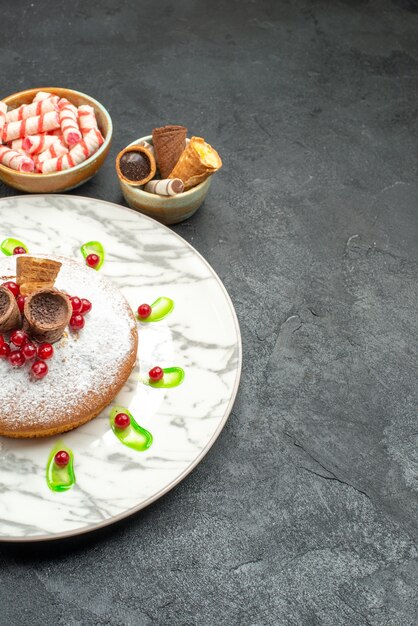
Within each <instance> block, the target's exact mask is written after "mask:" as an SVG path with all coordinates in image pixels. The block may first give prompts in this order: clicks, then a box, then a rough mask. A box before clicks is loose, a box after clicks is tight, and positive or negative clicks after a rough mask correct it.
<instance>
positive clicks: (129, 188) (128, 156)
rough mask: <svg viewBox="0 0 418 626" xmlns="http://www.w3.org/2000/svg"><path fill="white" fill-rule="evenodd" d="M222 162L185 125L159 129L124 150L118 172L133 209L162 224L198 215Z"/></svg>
mask: <svg viewBox="0 0 418 626" xmlns="http://www.w3.org/2000/svg"><path fill="white" fill-rule="evenodd" d="M221 167H222V161H221V159H220V157H219V155H218V153H217V152H216V150H215V149H214V148H212V146H210V145H209V144H208V143H206V141H205V140H204V139H202V138H201V137H191V138H188V137H187V128H185V127H184V126H175V125H172V124H170V125H167V126H162V127H160V128H154V129H153V131H152V135H147V136H145V137H140V138H139V139H137V140H136V141H133V142H132V143H131V144H129V146H127V147H126V148H124V149H123V150H121V151H120V152H119V154H118V155H117V157H116V173H117V175H118V178H119V184H120V187H121V190H122V193H123V195H124V197H125V200H126V202H127V203H128V204H129V206H130V207H132V208H133V209H136V210H137V211H140V212H141V213H145V215H149V216H150V217H153V218H154V219H157V220H158V221H159V222H162V223H163V224H176V223H178V222H181V221H183V220H185V219H187V218H189V217H191V216H192V215H193V213H195V212H196V211H197V209H198V208H199V207H200V206H201V204H202V203H203V201H204V199H205V198H206V196H207V194H208V191H209V187H210V185H211V182H212V175H213V174H214V173H215V172H217V171H218V170H219V169H220V168H221Z"/></svg>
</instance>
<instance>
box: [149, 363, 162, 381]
mask: <svg viewBox="0 0 418 626" xmlns="http://www.w3.org/2000/svg"><path fill="white" fill-rule="evenodd" d="M148 376H149V377H150V380H151V381H152V382H153V383H156V382H158V381H159V380H161V379H162V377H163V376H164V372H163V370H162V369H161V367H153V368H152V369H151V370H150V371H149V372H148Z"/></svg>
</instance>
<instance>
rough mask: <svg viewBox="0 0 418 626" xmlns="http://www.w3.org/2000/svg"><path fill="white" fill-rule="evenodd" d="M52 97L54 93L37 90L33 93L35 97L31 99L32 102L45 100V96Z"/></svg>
mask: <svg viewBox="0 0 418 626" xmlns="http://www.w3.org/2000/svg"><path fill="white" fill-rule="evenodd" d="M53 97H54V94H53V93H49V91H38V93H36V94H35V97H34V99H33V100H32V102H39V101H40V100H46V99H47V98H53Z"/></svg>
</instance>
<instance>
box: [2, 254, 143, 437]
mask: <svg viewBox="0 0 418 626" xmlns="http://www.w3.org/2000/svg"><path fill="white" fill-rule="evenodd" d="M37 256H41V255H37ZM42 256H47V255H42ZM47 258H54V260H57V261H60V262H61V263H62V267H61V270H60V272H59V275H58V278H57V281H56V284H55V287H56V288H57V289H59V290H61V291H64V292H66V293H67V294H68V295H70V296H79V297H80V298H87V299H88V300H90V302H91V303H92V310H91V311H90V312H89V313H88V314H87V315H86V324H85V327H84V328H83V329H82V330H81V331H80V332H79V333H74V332H71V331H70V330H69V329H67V330H66V331H65V333H64V336H63V337H62V339H61V340H60V341H59V342H57V343H56V344H54V350H55V353H54V357H53V359H51V360H50V361H48V367H49V372H48V376H47V377H46V378H45V379H43V380H40V381H34V380H32V379H30V377H29V373H28V370H27V368H26V367H23V368H19V369H18V368H12V367H11V365H10V364H9V363H8V361H7V360H5V359H0V422H3V424H5V423H7V424H8V425H10V427H11V428H13V425H14V426H19V427H20V428H21V427H23V426H24V425H27V426H28V427H36V426H37V425H39V426H42V425H45V424H51V425H54V424H55V423H58V422H59V421H60V420H62V419H63V418H64V420H65V418H67V419H68V418H70V419H71V418H73V417H74V416H76V415H77V410H78V411H79V410H80V406H82V405H85V406H88V405H90V404H91V400H92V397H93V396H94V397H97V395H98V394H100V392H101V391H107V390H108V389H109V387H112V386H113V385H114V384H115V380H116V379H117V377H118V373H119V372H120V370H121V368H122V367H123V364H124V362H125V360H126V359H127V357H128V356H130V355H131V354H132V351H133V349H134V346H135V341H134V335H133V331H134V329H135V325H136V323H135V319H134V317H133V314H132V311H131V309H130V308H129V305H128V303H127V301H126V300H125V298H124V296H123V295H122V293H121V292H120V291H119V290H118V288H117V287H116V286H115V285H113V283H111V282H110V281H109V280H107V279H106V278H103V277H102V276H100V275H98V273H97V272H96V271H95V270H92V269H90V268H88V267H86V266H85V265H83V264H81V263H78V262H76V261H73V260H71V259H65V258H62V257H51V256H50V255H48V256H47ZM15 268H16V257H6V258H4V259H0V277H1V282H3V281H4V280H9V279H10V278H11V277H13V276H15V274H16V269H15ZM93 404H94V403H93Z"/></svg>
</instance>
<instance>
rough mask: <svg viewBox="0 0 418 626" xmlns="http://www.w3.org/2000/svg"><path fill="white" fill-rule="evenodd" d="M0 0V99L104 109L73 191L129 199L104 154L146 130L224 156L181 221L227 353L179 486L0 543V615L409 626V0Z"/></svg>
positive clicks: (412, 1)
mask: <svg viewBox="0 0 418 626" xmlns="http://www.w3.org/2000/svg"><path fill="white" fill-rule="evenodd" d="M0 5H1V31H2V36H1V40H0V63H1V65H0V67H1V78H2V81H1V94H0V95H1V96H5V95H7V94H9V93H12V92H14V91H18V90H20V89H23V88H27V87H32V86H38V85H48V84H52V85H57V86H67V87H73V88H75V89H79V90H81V91H85V92H87V93H89V94H91V95H92V96H94V97H96V98H97V99H98V100H100V101H101V102H103V104H104V105H105V106H106V107H107V108H108V109H109V111H110V113H111V115H112V117H113V121H114V125H115V134H114V143H113V148H112V153H111V156H110V158H109V159H108V161H107V163H106V164H105V166H104V167H103V169H102V170H101V172H100V173H99V174H98V175H97V176H96V177H95V178H94V179H93V180H92V181H91V182H89V183H88V184H86V185H84V186H83V187H82V188H80V189H79V190H77V191H76V192H75V193H77V194H80V195H88V196H93V197H98V198H103V199H105V200H110V201H114V202H122V196H121V193H120V191H119V187H118V183H117V179H116V175H115V172H114V156H115V154H116V153H117V151H118V150H119V149H121V148H122V147H123V146H125V145H126V144H127V143H128V142H130V141H132V140H133V139H135V138H136V137H139V136H141V135H144V134H147V133H148V132H149V130H150V129H151V128H152V127H153V126H157V125H161V124H164V123H170V122H171V123H180V124H185V125H186V126H187V127H188V128H189V129H190V132H191V133H194V134H198V135H200V134H202V135H203V136H204V137H205V138H206V139H207V140H208V141H209V142H210V143H212V144H213V145H214V146H216V147H217V148H218V149H219V152H220V153H221V155H222V158H223V160H224V168H223V170H222V171H221V173H219V174H218V175H217V176H216V180H214V184H213V187H212V190H211V193H210V196H209V198H208V199H207V201H206V203H205V205H204V206H203V207H202V209H201V210H200V211H199V212H198V213H197V214H196V215H195V216H194V217H193V218H192V219H191V220H189V221H188V222H186V223H184V224H181V225H179V226H176V227H175V230H176V232H178V233H179V234H180V235H182V236H183V237H184V238H185V239H187V240H188V241H190V242H191V243H192V244H193V245H194V246H195V247H196V248H197V249H198V250H199V251H200V252H201V253H202V254H203V255H204V256H205V257H206V258H207V259H208V261H209V262H210V263H211V264H212V266H213V267H214V268H215V270H216V271H217V272H218V273H219V274H220V276H221V278H222V279H223V280H224V282H225V285H226V287H227V288H228V290H229V292H230V294H231V297H232V299H233V301H234V303H235V306H236V309H237V313H238V316H239V318H240V322H241V329H242V334H243V343H244V369H243V376H242V382H241V388H240V392H239V395H238V399H237V402H236V404H235V408H234V411H233V414H232V416H231V418H230V420H229V422H228V424H227V426H226V428H225V430H224V432H223V434H222V435H221V437H220V439H219V440H218V442H217V443H216V445H215V447H214V448H213V449H212V451H211V452H210V453H209V455H208V456H207V457H206V459H205V460H204V461H203V462H202V463H201V465H200V466H199V467H198V468H197V469H196V470H195V471H194V472H193V474H192V475H191V476H189V477H188V478H187V479H186V480H185V481H184V482H183V483H182V484H181V485H180V486H179V487H178V488H177V489H175V490H174V491H172V492H171V493H170V494H169V495H167V496H165V497H164V498H163V499H162V500H161V501H159V502H157V503H156V504H154V505H153V506H151V507H150V508H149V509H147V510H145V511H143V512H142V513H140V514H138V515H136V516H134V517H133V518H131V519H129V520H127V521H125V522H123V523H121V524H119V525H117V526H114V527H110V528H108V529H107V530H105V531H102V532H100V533H98V534H95V535H90V536H86V537H85V538H84V539H83V538H81V539H77V540H70V541H67V542H64V543H51V544H49V545H43V546H38V547H37V546H32V547H31V546H28V545H26V546H20V547H19V546H6V545H1V546H0V623H1V625H2V626H3V625H5V626H6V625H7V626H9V625H10V624H12V625H14V624H16V625H18V626H20V625H22V624H29V623H30V624H31V625H33V626H38V625H39V626H44V625H49V624H54V625H58V626H75V625H81V626H85V625H88V626H90V625H111V626H113V625H115V626H116V625H123V626H124V625H132V626H147V625H149V624H163V625H173V626H177V625H181V626H183V625H199V626H200V625H204V626H206V625H208V626H212V625H214V626H217V625H223V626H235V625H236V626H250V625H257V626H258V625H274V626H275V625H285V626H287V625H291V626H293V625H327V626H340V625H347V626H356V625H359V626H362V625H364V624H366V625H373V626H378V625H379V626H380V625H385V626H392V625H393V626H409V625H410V626H413V625H415V624H416V623H417V612H418V601H417V595H416V588H414V583H416V580H417V574H418V568H417V562H416V561H414V558H415V557H416V555H417V550H416V545H417V544H416V537H417V525H416V521H417V519H416V513H417V498H416V476H417V461H418V459H417V447H416V436H417V432H418V426H417V420H416V408H417V402H416V400H417V396H416V374H417V345H416V322H417V313H416V307H417V295H418V294H417V269H418V250H417V241H418V220H417V204H418V203H417V197H418V195H417V184H416V176H417V140H418V132H417V129H418V122H417V114H418V106H417V96H418V90H417V84H418V83H417V80H418V2H417V1H416V0H396V1H395V0H394V1H392V2H390V1H380V0H379V1H367V0H351V1H350V0H346V1H343V0H334V1H332V2H325V1H309V0H299V1H295V2H284V1H280V2H277V1H274V0H269V1H267V0H266V1H264V0H257V1H255V0H230V1H224V2H222V1H218V0H212V1H211V2H204V1H203V0H202V1H192V0H185V1H178V2H176V3H174V2H167V1H162V2H153V1H151V0H148V1H135V0H130V1H123V0H120V1H116V0H115V1H109V0H107V1H106V0H101V1H100V2H99V1H98V0H96V1H90V2H81V1H74V0H73V1H72V2H66V3H64V2H57V1H56V0H55V1H54V0H42V1H40V0H33V1H32V2H31V3H30V2H19V1H14V2H5V0H3V1H2V2H1V3H0ZM0 193H1V194H2V195H8V194H14V193H15V192H14V191H13V190H10V189H6V188H4V187H1V188H0ZM414 396H415V397H414ZM414 440H415V441H414ZM0 497H1V496H0ZM28 518H30V511H28Z"/></svg>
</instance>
